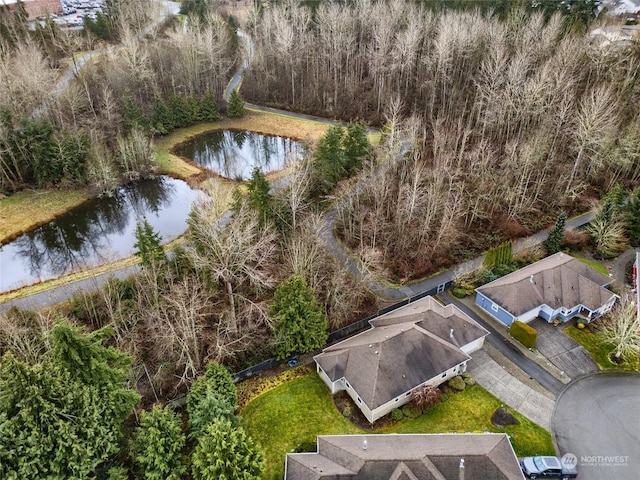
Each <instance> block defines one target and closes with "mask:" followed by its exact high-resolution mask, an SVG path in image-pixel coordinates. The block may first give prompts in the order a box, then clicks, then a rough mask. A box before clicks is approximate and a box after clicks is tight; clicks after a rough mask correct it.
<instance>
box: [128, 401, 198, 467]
mask: <svg viewBox="0 0 640 480" xmlns="http://www.w3.org/2000/svg"><path fill="white" fill-rule="evenodd" d="M185 441H186V438H185V436H184V434H183V433H182V428H181V422H180V418H178V417H176V415H175V413H174V412H173V411H172V410H171V409H169V408H162V406H160V405H154V407H153V408H152V409H151V411H149V412H142V416H141V418H140V425H139V426H138V428H136V431H135V433H134V437H133V443H132V453H133V460H134V463H135V464H136V466H137V467H138V469H139V470H140V472H141V473H142V475H143V477H144V478H145V480H180V478H182V475H183V474H184V473H185V472H186V466H185V465H184V464H183V462H182V459H181V452H182V448H183V447H184V445H185Z"/></svg>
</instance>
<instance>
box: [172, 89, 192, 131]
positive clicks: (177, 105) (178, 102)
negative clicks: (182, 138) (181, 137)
mask: <svg viewBox="0 0 640 480" xmlns="http://www.w3.org/2000/svg"><path fill="white" fill-rule="evenodd" d="M167 107H168V108H169V111H170V112H171V123H172V125H173V126H174V128H183V127H187V126H189V125H191V124H192V123H194V121H193V119H192V118H191V114H190V111H189V105H188V104H187V101H186V100H185V99H184V98H182V97H181V96H180V95H175V94H171V95H170V96H169V101H168V102H167Z"/></svg>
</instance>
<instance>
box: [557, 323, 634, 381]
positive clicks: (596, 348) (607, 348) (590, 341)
mask: <svg viewBox="0 0 640 480" xmlns="http://www.w3.org/2000/svg"><path fill="white" fill-rule="evenodd" d="M564 331H565V333H566V334H567V335H569V336H570V337H571V338H573V339H574V340H575V341H576V342H578V343H579V344H580V345H582V346H583V347H584V348H585V350H587V352H589V353H590V354H591V356H592V357H593V360H594V361H595V362H596V363H597V364H598V367H600V369H601V370H609V369H611V370H633V371H636V372H637V371H638V359H637V358H636V359H635V361H627V362H624V363H621V364H620V365H617V364H615V363H613V362H612V361H611V360H609V353H610V352H611V351H612V350H614V348H615V347H614V345H612V344H611V343H607V342H605V341H604V340H603V339H602V335H601V334H599V333H591V332H590V331H588V330H580V329H579V328H577V327H574V326H570V327H567V328H566V329H565V330H564Z"/></svg>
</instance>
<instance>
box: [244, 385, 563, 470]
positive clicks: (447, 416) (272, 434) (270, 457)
mask: <svg viewBox="0 0 640 480" xmlns="http://www.w3.org/2000/svg"><path fill="white" fill-rule="evenodd" d="M500 406H502V404H501V403H500V400H498V399H497V398H495V397H494V396H493V395H491V394H489V393H488V392H487V391H486V390H484V389H483V388H482V387H480V386H477V385H476V386H474V387H472V388H469V389H467V390H465V391H464V392H461V393H458V394H456V395H453V396H451V397H449V398H448V399H447V400H445V401H444V402H443V403H441V404H440V405H438V406H437V407H435V408H433V409H431V410H428V411H427V412H426V413H425V414H424V415H422V416H421V417H418V418H416V419H408V418H404V419H403V420H401V421H399V422H397V423H395V424H394V425H391V426H388V427H384V428H375V429H373V430H367V431H363V430H360V429H359V428H357V427H356V426H354V425H352V424H351V423H350V422H348V421H347V420H345V419H344V418H343V417H342V415H340V413H339V412H338V410H337V409H336V407H335V406H334V404H333V401H332V399H331V395H330V394H329V390H328V389H327V387H326V385H325V384H324V383H323V382H322V380H321V379H320V377H318V375H317V374H316V373H312V374H309V375H306V376H304V377H302V378H298V379H296V380H292V381H290V382H287V383H285V384H282V385H280V386H279V387H276V388H274V389H272V390H269V391H267V392H266V393H263V394H262V395H260V396H258V397H256V398H254V399H253V400H251V401H250V402H249V403H248V404H247V405H246V406H245V407H244V409H243V410H242V412H241V415H242V417H243V419H244V421H245V422H246V424H247V428H248V431H249V434H250V435H251V436H252V437H253V438H254V439H255V440H256V441H257V442H258V443H259V444H260V445H261V446H262V448H263V450H264V452H265V457H266V470H265V473H264V475H263V477H262V478H263V479H264V480H276V479H278V480H280V479H282V477H283V476H284V461H285V455H286V454H287V453H289V452H291V451H292V450H293V449H296V448H297V447H299V446H300V445H301V444H303V443H309V442H311V443H312V444H315V442H316V436H317V435H335V434H350V433H351V434H353V433H448V432H457V433H464V432H504V433H509V434H510V435H511V441H512V443H513V447H514V450H515V452H516V454H517V455H518V456H526V455H534V454H538V455H555V449H554V447H553V442H552V440H551V435H550V433H549V432H547V431H546V430H544V429H543V428H541V427H539V426H538V425H536V424H534V423H533V422H531V421H530V420H528V419H526V418H525V417H523V416H522V415H520V414H518V413H515V412H511V413H513V414H514V416H515V417H516V418H517V419H518V420H519V421H520V422H521V424H520V425H517V426H512V427H509V428H505V429H500V428H496V427H494V426H493V425H492V424H491V422H490V418H491V415H492V414H493V412H494V411H495V410H496V409H497V408H499V407H500Z"/></svg>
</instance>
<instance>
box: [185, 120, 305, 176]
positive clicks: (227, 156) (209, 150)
mask: <svg viewBox="0 0 640 480" xmlns="http://www.w3.org/2000/svg"><path fill="white" fill-rule="evenodd" d="M174 153H175V154H176V155H179V156H181V157H185V158H188V159H190V160H192V161H193V162H195V163H197V164H198V165H201V166H203V167H206V168H209V169H211V170H213V171H215V172H216V173H218V174H219V175H222V176H223V177H227V178H230V179H232V180H247V179H248V178H250V177H251V172H252V171H253V168H254V167H258V168H260V170H262V172H264V173H268V172H272V171H276V170H281V169H282V168H284V167H286V166H287V165H289V164H291V163H293V162H296V161H297V160H298V159H299V158H300V157H301V156H302V144H301V143H300V142H297V141H295V140H292V139H290V138H284V137H275V136H271V135H262V134H260V133H255V132H247V131H236V130H222V131H214V132H207V133H203V134H202V135H198V136H197V137H194V138H193V139H191V140H189V141H187V142H185V143H183V144H181V145H178V146H177V147H176V148H175V149H174Z"/></svg>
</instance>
